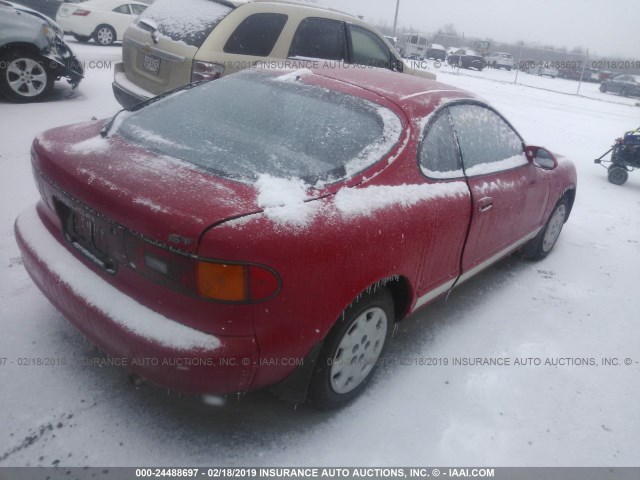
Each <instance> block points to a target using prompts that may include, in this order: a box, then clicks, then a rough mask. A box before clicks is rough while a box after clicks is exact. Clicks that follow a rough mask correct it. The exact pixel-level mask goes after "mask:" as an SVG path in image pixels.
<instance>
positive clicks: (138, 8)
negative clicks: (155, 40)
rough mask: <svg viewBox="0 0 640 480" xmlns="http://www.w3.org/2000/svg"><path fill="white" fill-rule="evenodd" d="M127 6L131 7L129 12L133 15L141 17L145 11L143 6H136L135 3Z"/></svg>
mask: <svg viewBox="0 0 640 480" xmlns="http://www.w3.org/2000/svg"><path fill="white" fill-rule="evenodd" d="M129 6H130V7H131V11H132V12H133V14H134V15H141V14H142V12H144V11H145V10H146V9H147V7H146V6H145V5H137V4H135V3H132V4H130V5H129Z"/></svg>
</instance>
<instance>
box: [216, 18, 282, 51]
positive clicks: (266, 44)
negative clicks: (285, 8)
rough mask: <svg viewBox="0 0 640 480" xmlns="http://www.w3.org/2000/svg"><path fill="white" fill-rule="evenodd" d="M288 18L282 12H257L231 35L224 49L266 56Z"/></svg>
mask: <svg viewBox="0 0 640 480" xmlns="http://www.w3.org/2000/svg"><path fill="white" fill-rule="evenodd" d="M287 18H288V17H287V16H286V15H283V14H280V13H255V14H253V15H250V16H248V17H247V18H245V19H244V20H243V21H242V23H241V24H240V25H238V28H236V30H235V32H233V34H232V35H231V37H229V40H228V41H227V43H226V45H225V46H224V51H225V52H226V53H235V54H240V55H254V56H257V57H266V56H267V55H269V54H270V53H271V50H273V47H274V46H275V44H276V42H277V41H278V37H280V33H281V32H282V29H283V28H284V26H285V24H286V23H287Z"/></svg>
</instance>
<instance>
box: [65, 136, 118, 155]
mask: <svg viewBox="0 0 640 480" xmlns="http://www.w3.org/2000/svg"><path fill="white" fill-rule="evenodd" d="M108 148H109V141H108V140H107V139H106V138H102V137H101V136H100V135H98V136H95V137H89V138H87V139H86V140H83V141H81V142H78V143H72V144H70V145H69V146H68V147H67V148H66V151H67V152H68V153H79V154H80V155H91V154H93V153H101V152H105V151H107V149H108Z"/></svg>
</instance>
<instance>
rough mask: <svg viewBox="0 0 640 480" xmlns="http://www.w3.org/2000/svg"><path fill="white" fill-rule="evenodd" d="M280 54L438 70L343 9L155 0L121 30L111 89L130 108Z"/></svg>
mask: <svg viewBox="0 0 640 480" xmlns="http://www.w3.org/2000/svg"><path fill="white" fill-rule="evenodd" d="M284 59H293V60H294V61H296V60H299V61H310V60H311V59H316V60H317V59H321V60H323V61H325V62H326V61H331V62H332V64H334V65H336V67H338V68H340V66H345V65H349V64H355V65H364V66H367V67H379V68H386V69H390V70H394V71H397V72H399V73H407V74H413V75H417V76H420V77H424V78H428V79H435V78H436V77H435V75H434V74H433V73H430V72H427V71H424V70H418V69H413V68H411V67H409V66H408V65H406V64H405V63H404V62H403V61H402V58H401V57H400V55H399V54H398V52H396V50H395V49H394V48H393V47H392V46H391V45H390V44H389V42H388V41H387V40H386V39H385V38H384V36H383V35H382V34H381V33H380V32H378V31H377V30H376V29H375V28H373V27H371V26H370V25H368V24H367V23H365V22H363V21H362V20H360V19H358V18H356V17H353V16H351V15H349V14H346V13H342V12H338V11H334V10H328V9H325V8H319V7H314V6H306V5H301V4H298V3H293V2H287V1H282V0H253V1H248V2H242V3H239V2H238V3H234V2H230V1H228V0H180V1H176V0H156V1H155V2H154V3H153V4H152V5H151V6H150V7H149V8H147V10H146V11H145V12H144V13H143V14H142V15H141V16H140V17H139V18H138V19H137V20H136V21H135V22H134V23H133V24H131V25H130V26H129V27H128V28H127V30H126V32H125V34H124V38H123V43H122V62H120V63H117V64H116V65H115V72H114V81H113V93H114V95H115V97H116V99H117V100H118V102H119V103H120V104H121V105H122V106H124V107H125V108H127V107H131V106H133V105H135V104H137V103H139V102H142V101H145V100H148V99H149V98H153V97H155V96H157V95H160V94H162V93H165V92H167V91H169V90H173V89H174V88H177V87H180V86H182V85H185V84H188V83H191V82H196V81H200V80H214V79H216V78H219V77H221V76H223V75H229V74H231V73H235V72H237V71H239V70H243V69H245V68H251V67H253V66H256V65H262V66H264V65H267V66H269V65H273V66H275V67H276V68H277V67H280V68H283V67H282V66H281V65H282V64H283V63H285V62H283V60H284ZM286 63H289V61H288V62H286Z"/></svg>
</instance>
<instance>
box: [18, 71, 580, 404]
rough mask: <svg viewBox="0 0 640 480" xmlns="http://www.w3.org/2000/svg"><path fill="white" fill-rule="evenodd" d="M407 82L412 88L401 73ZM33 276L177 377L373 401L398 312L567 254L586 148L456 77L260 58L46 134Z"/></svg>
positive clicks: (109, 339) (167, 381)
mask: <svg viewBox="0 0 640 480" xmlns="http://www.w3.org/2000/svg"><path fill="white" fill-rule="evenodd" d="M389 85H393V86H394V88H393V89H391V88H389ZM32 165H33V172H34V176H35V179H36V184H37V186H38V189H39V191H40V194H41V199H40V201H39V202H38V203H37V205H35V206H33V207H30V208H28V209H27V210H25V211H24V212H23V213H22V214H21V215H20V216H19V218H18V219H17V220H16V224H15V232H16V239H17V242H18V245H19V247H20V249H21V251H22V259H23V264H24V266H25V268H26V269H27V271H28V272H29V273H30V275H31V277H32V278H33V280H34V282H35V283H36V284H37V285H38V287H39V288H40V289H41V290H42V291H43V292H44V294H45V295H46V296H47V297H48V298H49V300H50V301H51V302H52V303H53V305H55V306H56V307H57V308H58V309H59V310H60V311H61V312H62V313H63V314H64V315H65V316H66V317H67V318H68V319H69V320H70V321H71V322H72V323H73V324H74V325H75V326H76V327H77V328H78V329H79V330H81V331H82V332H83V334H84V335H85V336H86V337H87V338H89V339H90V340H91V341H92V342H93V343H94V344H95V345H97V346H98V347H99V348H100V349H101V350H103V351H105V352H107V353H108V354H110V355H112V356H113V357H116V358H120V359H125V360H126V361H127V366H128V367H129V368H130V369H131V370H132V371H133V372H135V373H137V374H138V375H140V376H142V377H144V378H147V379H150V380H151V381H153V382H155V383H157V384H160V385H163V386H165V387H168V388H171V389H174V390H180V391H188V392H195V393H211V394H225V393H230V392H245V391H249V390H255V389H260V388H265V387H270V386H273V388H274V390H275V391H276V392H277V393H278V394H280V395H283V396H286V397H287V398H289V399H292V400H295V401H302V400H303V399H304V398H305V397H307V398H308V399H309V400H310V401H311V403H313V404H314V405H316V406H318V407H320V408H333V407H337V406H339V405H342V404H344V403H345V402H347V401H349V400H351V399H352V398H354V397H355V396H356V395H357V394H358V393H359V392H360V391H362V390H363V388H364V387H365V385H366V383H367V381H368V380H369V378H370V377H371V375H372V373H373V371H374V369H375V366H376V363H377V360H378V359H379V358H380V355H381V354H382V352H383V351H384V349H385V347H386V346H387V344H388V342H389V339H390V336H391V332H392V331H393V330H394V323H395V322H396V321H397V320H400V319H402V318H404V317H406V316H407V315H409V314H411V313H412V312H415V311H416V310H417V309H419V308H421V307H423V306H425V305H427V304H428V303H430V302H432V301H433V300H434V299H436V298H439V297H441V296H443V295H446V294H447V292H449V291H450V290H451V289H452V288H453V287H454V286H455V285H458V284H460V283H462V282H464V281H465V280H467V279H469V278H470V277H472V276H473V275H475V274H477V273H478V272H480V271H482V270H484V269H486V268H487V267H488V266H489V265H491V264H493V263H495V262H497V261H498V260H499V259H501V258H503V257H505V256H506V255H509V254H510V253H512V252H514V251H516V250H518V249H520V250H521V251H522V252H523V254H525V255H527V256H529V257H532V258H542V257H545V256H546V255H547V254H549V253H550V252H551V250H552V248H553V246H554V244H555V243H556V240H557V239H558V236H559V234H560V231H561V229H562V226H563V224H564V223H565V222H566V220H567V218H568V217H569V213H570V211H571V208H572V205H573V202H574V196H575V191H576V172H575V169H574V167H573V164H572V163H571V162H569V161H568V160H566V159H564V158H562V157H557V156H555V155H554V154H552V153H551V152H549V151H548V150H545V149H544V148H541V147H536V146H529V145H526V144H525V143H524V141H523V140H522V138H521V137H520V135H519V134H518V133H517V132H516V130H515V129H514V128H513V127H512V126H511V125H510V124H509V122H508V121H507V120H505V119H504V117H502V116H501V115H500V114H499V113H498V112H497V111H496V110H494V109H493V108H491V107H490V106H489V105H487V104H486V103H484V102H482V101H481V100H479V99H477V98H475V97H474V96H473V95H472V94H470V93H468V92H465V91H462V90H458V89H456V88H455V87H451V86H448V85H443V84H441V83H438V82H434V81H427V80H422V79H417V78H415V77H410V76H406V75H398V74H396V73H393V72H390V71H387V70H382V69H374V70H363V69H331V68H325V69H318V70H314V71H311V70H297V71H290V70H287V71H275V70H273V69H269V70H254V69H252V70H246V71H243V72H240V73H238V74H235V75H230V76H227V77H225V78H223V79H220V80H216V81H215V82H206V83H201V84H198V85H193V84H192V85H188V86H186V87H183V88H182V89H181V90H178V91H176V92H174V93H173V94H168V95H166V96H164V97H160V98H156V99H153V100H150V101H149V102H147V103H145V104H142V105H139V106H137V107H135V108H134V109H133V110H132V111H122V112H120V113H119V114H116V116H114V117H113V118H111V119H106V120H101V121H94V122H87V123H84V124H79V125H73V126H70V127H61V128H57V129H53V130H50V131H48V132H45V133H43V134H41V135H39V136H38V137H37V138H36V139H35V140H34V143H33V160H32Z"/></svg>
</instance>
